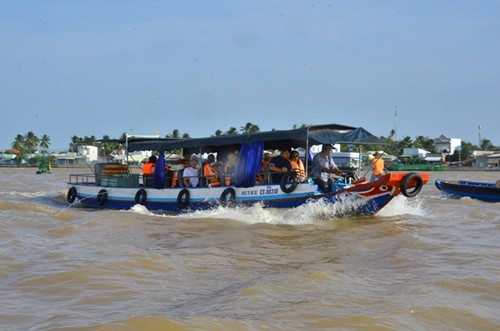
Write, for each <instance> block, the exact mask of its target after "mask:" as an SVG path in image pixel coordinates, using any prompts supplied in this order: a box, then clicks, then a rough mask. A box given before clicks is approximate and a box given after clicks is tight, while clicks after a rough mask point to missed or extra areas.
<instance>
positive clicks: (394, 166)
mask: <svg viewBox="0 0 500 331" xmlns="http://www.w3.org/2000/svg"><path fill="white" fill-rule="evenodd" d="M387 169H388V170H390V171H444V170H446V169H447V166H446V165H445V164H402V163H391V164H389V165H388V166H387Z"/></svg>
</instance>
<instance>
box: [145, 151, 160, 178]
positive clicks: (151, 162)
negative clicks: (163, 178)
mask: <svg viewBox="0 0 500 331" xmlns="http://www.w3.org/2000/svg"><path fill="white" fill-rule="evenodd" d="M156 160H157V158H156V156H154V155H151V156H150V157H149V159H148V162H146V163H144V165H143V166H142V173H143V174H144V175H153V174H154V173H155V166H156Z"/></svg>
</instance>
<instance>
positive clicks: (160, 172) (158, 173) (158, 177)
mask: <svg viewBox="0 0 500 331" xmlns="http://www.w3.org/2000/svg"><path fill="white" fill-rule="evenodd" d="M155 187H156V188H165V154H164V152H163V151H160V155H159V156H158V160H156V165H155Z"/></svg>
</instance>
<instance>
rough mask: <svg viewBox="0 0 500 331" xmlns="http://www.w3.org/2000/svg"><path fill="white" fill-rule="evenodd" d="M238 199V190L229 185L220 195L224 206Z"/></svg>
mask: <svg viewBox="0 0 500 331" xmlns="http://www.w3.org/2000/svg"><path fill="white" fill-rule="evenodd" d="M235 201H236V191H235V190H234V188H232V187H228V188H227V189H225V190H224V191H222V194H221V195H220V204H221V205H222V206H227V205H228V204H229V205H230V204H234V202H235Z"/></svg>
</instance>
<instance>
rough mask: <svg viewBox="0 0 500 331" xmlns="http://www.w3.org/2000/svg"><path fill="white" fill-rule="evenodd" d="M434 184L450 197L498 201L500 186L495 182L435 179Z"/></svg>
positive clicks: (499, 200)
mask: <svg viewBox="0 0 500 331" xmlns="http://www.w3.org/2000/svg"><path fill="white" fill-rule="evenodd" d="M435 185H436V187H437V188H438V189H439V190H441V191H442V192H444V193H446V194H447V195H448V196H450V197H458V198H461V197H469V198H472V199H478V200H482V201H488V202H500V187H498V186H497V184H496V183H485V182H476V181H467V180H459V181H444V180H442V179H437V180H436V181H435Z"/></svg>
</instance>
